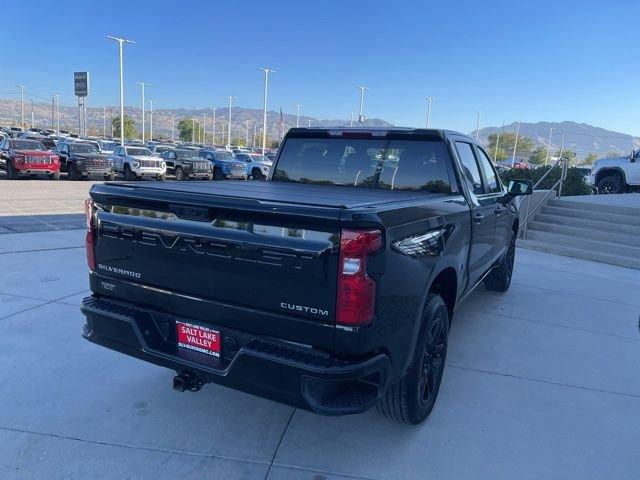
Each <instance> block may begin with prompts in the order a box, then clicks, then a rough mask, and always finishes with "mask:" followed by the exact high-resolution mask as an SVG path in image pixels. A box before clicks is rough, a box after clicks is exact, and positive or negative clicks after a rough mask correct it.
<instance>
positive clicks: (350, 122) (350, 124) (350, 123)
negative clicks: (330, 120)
mask: <svg viewBox="0 0 640 480" xmlns="http://www.w3.org/2000/svg"><path fill="white" fill-rule="evenodd" d="M349 126H350V127H353V112H351V120H349Z"/></svg>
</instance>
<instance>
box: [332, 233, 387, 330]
mask: <svg viewBox="0 0 640 480" xmlns="http://www.w3.org/2000/svg"><path fill="white" fill-rule="evenodd" d="M381 246H382V234H381V233H380V230H346V229H345V230H342V235H341V237H340V264H339V269H340V270H339V274H338V301H337V309H336V310H337V314H336V322H337V323H338V324H339V325H346V326H362V325H366V324H368V323H370V322H371V319H372V318H373V309H374V302H375V297H376V283H375V281H374V280H373V279H372V278H371V277H369V275H367V259H368V257H369V256H370V255H371V254H373V253H375V252H377V251H378V250H380V247H381Z"/></svg>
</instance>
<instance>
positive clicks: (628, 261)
mask: <svg viewBox="0 0 640 480" xmlns="http://www.w3.org/2000/svg"><path fill="white" fill-rule="evenodd" d="M518 246H520V247H524V248H530V249H533V250H540V251H544V252H549V253H556V254H559V255H565V256H570V257H575V258H582V259H585V260H592V261H596V262H601V263H609V264H612V265H619V266H623V267H629V268H636V269H640V205H639V206H638V208H633V207H626V206H620V207H619V206H612V205H601V204H598V203H583V202H580V201H571V199H570V198H569V199H567V200H563V199H559V200H549V201H548V202H547V203H546V204H545V205H543V206H542V207H541V208H540V209H539V210H538V213H536V215H535V216H534V218H532V219H531V221H530V222H529V225H528V226H527V233H526V238H524V239H522V238H521V239H519V240H518Z"/></svg>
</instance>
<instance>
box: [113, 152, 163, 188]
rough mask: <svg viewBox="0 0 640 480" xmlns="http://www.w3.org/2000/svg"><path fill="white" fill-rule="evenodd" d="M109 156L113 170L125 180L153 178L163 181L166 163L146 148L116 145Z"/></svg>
mask: <svg viewBox="0 0 640 480" xmlns="http://www.w3.org/2000/svg"><path fill="white" fill-rule="evenodd" d="M110 158H111V162H112V164H113V170H114V171H115V172H118V173H122V174H123V175H124V179H125V180H136V179H138V178H155V179H156V180H161V181H164V180H165V179H166V177H167V164H166V163H165V162H164V160H162V159H161V158H160V157H156V156H155V155H153V153H151V151H150V150H149V149H148V148H145V147H134V146H127V145H125V146H117V147H115V149H114V150H113V155H112V156H111V157H110Z"/></svg>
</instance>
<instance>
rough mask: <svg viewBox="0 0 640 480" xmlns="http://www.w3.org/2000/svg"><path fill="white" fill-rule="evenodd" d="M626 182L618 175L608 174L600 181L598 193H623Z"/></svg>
mask: <svg viewBox="0 0 640 480" xmlns="http://www.w3.org/2000/svg"><path fill="white" fill-rule="evenodd" d="M623 190H624V183H623V182H622V178H620V176H618V175H608V176H606V177H603V178H601V179H600V181H599V182H598V193H599V194H600V195H608V194H611V193H622V191H623Z"/></svg>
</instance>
